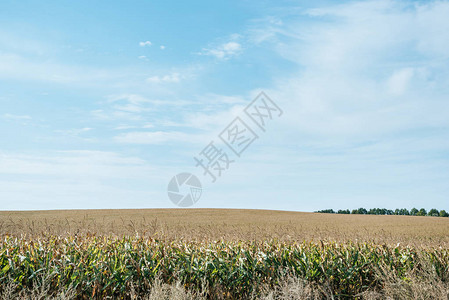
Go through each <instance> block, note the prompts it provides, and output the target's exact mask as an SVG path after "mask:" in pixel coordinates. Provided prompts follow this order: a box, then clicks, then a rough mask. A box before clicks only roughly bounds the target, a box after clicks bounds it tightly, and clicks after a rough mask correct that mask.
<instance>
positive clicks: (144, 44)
mask: <svg viewBox="0 0 449 300" xmlns="http://www.w3.org/2000/svg"><path fill="white" fill-rule="evenodd" d="M151 45H152V43H151V42H150V41H145V42H139V46H140V47H147V46H151Z"/></svg>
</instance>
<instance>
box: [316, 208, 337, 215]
mask: <svg viewBox="0 0 449 300" xmlns="http://www.w3.org/2000/svg"><path fill="white" fill-rule="evenodd" d="M317 212H319V213H322V214H335V211H334V210H333V209H323V210H319V211H317Z"/></svg>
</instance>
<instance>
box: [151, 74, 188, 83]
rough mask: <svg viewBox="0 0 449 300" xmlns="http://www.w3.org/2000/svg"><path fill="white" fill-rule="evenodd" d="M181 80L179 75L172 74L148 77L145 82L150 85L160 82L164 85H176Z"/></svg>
mask: <svg viewBox="0 0 449 300" xmlns="http://www.w3.org/2000/svg"><path fill="white" fill-rule="evenodd" d="M180 79H181V75H180V74H179V73H172V74H168V75H164V76H158V75H156V76H151V77H148V78H147V79H146V81H147V82H150V83H161V82H166V83H169V82H171V83H176V82H179V81H180Z"/></svg>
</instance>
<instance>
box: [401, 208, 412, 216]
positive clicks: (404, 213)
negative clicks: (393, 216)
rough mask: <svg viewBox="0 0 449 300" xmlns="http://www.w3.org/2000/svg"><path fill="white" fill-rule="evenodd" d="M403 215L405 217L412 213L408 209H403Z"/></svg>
mask: <svg viewBox="0 0 449 300" xmlns="http://www.w3.org/2000/svg"><path fill="white" fill-rule="evenodd" d="M401 215H403V216H409V215H410V212H409V211H408V209H407V208H402V209H401Z"/></svg>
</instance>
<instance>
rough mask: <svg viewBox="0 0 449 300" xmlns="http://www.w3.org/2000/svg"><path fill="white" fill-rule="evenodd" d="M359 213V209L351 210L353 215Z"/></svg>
mask: <svg viewBox="0 0 449 300" xmlns="http://www.w3.org/2000/svg"><path fill="white" fill-rule="evenodd" d="M358 213H359V210H358V209H353V210H352V211H351V214H353V215H356V214H358Z"/></svg>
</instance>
